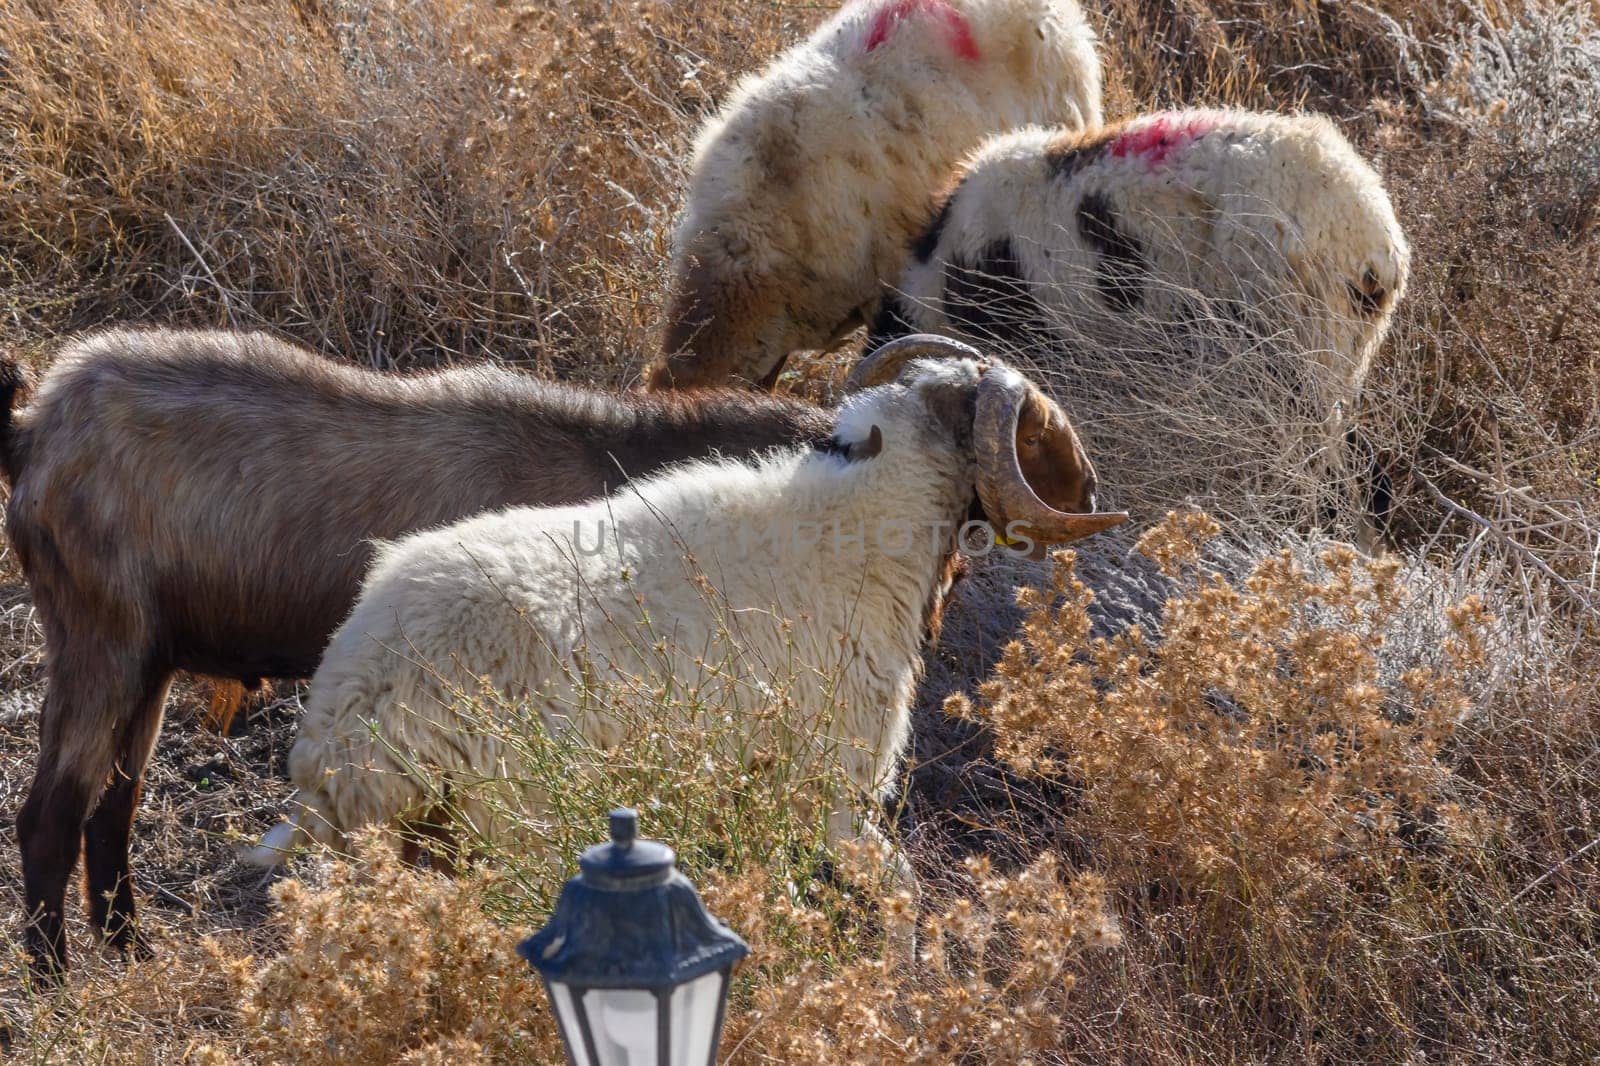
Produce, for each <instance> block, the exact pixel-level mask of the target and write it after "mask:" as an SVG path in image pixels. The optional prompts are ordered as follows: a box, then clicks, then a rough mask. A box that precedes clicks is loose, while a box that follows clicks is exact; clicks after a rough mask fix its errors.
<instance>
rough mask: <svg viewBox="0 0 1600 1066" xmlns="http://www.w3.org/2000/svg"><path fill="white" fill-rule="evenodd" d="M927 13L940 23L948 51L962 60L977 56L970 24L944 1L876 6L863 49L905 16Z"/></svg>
mask: <svg viewBox="0 0 1600 1066" xmlns="http://www.w3.org/2000/svg"><path fill="white" fill-rule="evenodd" d="M922 14H927V15H931V16H933V17H934V18H937V19H938V20H939V21H940V23H942V24H943V26H944V42H945V44H946V45H947V46H949V48H950V51H952V52H954V53H955V54H956V55H958V56H960V57H961V58H962V59H971V60H976V59H978V58H979V54H978V42H977V41H975V40H973V38H972V25H971V24H970V23H969V22H967V19H966V16H965V15H963V14H962V13H961V12H959V11H957V10H956V9H955V8H953V7H951V6H950V5H949V4H947V3H945V0H894V2H893V3H889V4H885V5H884V6H883V7H881V8H879V9H878V13H877V14H876V15H874V16H872V25H871V26H870V27H869V28H868V30H867V51H869V52H871V51H873V50H874V49H876V48H877V47H878V46H879V45H881V44H883V43H884V42H885V41H887V40H888V39H889V35H890V34H892V33H894V30H895V27H896V26H898V25H900V23H901V22H903V21H905V20H906V19H908V18H912V17H914V16H917V15H922Z"/></svg>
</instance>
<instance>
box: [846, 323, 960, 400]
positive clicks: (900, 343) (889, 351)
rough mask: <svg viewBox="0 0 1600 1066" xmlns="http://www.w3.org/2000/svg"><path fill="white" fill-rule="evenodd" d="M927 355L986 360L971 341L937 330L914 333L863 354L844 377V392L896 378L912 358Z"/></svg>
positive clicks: (855, 390)
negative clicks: (939, 332) (940, 333)
mask: <svg viewBox="0 0 1600 1066" xmlns="http://www.w3.org/2000/svg"><path fill="white" fill-rule="evenodd" d="M923 355H928V356H933V357H935V358H939V359H979V360H981V359H983V353H982V352H980V351H978V349H976V348H974V347H973V346H972V345H970V344H964V343H962V342H961V341H958V340H953V339H952V338H950V337H941V336H939V335H938V334H936V333H913V334H911V336H909V337H897V338H895V339H894V340H892V341H890V342H889V343H887V344H883V345H880V346H879V347H877V348H876V349H874V350H873V351H872V352H870V353H869V354H868V355H866V356H865V357H863V358H862V360H861V362H859V363H857V364H856V365H855V369H853V370H851V371H850V376H849V377H847V378H845V379H844V391H845V392H857V391H859V390H861V389H870V388H871V387H872V386H874V385H882V384H883V383H884V382H886V381H893V380H894V379H895V378H896V377H898V376H899V374H900V368H901V367H903V366H905V365H906V363H907V362H908V361H909V360H912V359H915V358H917V357H918V356H923Z"/></svg>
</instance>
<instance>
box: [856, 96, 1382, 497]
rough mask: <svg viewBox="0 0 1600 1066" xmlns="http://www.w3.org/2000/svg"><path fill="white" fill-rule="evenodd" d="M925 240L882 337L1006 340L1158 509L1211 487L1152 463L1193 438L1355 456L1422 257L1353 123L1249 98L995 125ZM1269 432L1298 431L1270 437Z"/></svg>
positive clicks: (1230, 456)
mask: <svg viewBox="0 0 1600 1066" xmlns="http://www.w3.org/2000/svg"><path fill="white" fill-rule="evenodd" d="M912 253H913V254H912V261H911V263H910V265H909V266H908V268H907V270H906V271H905V273H904V275H903V276H902V277H901V279H900V281H899V283H898V285H897V286H896V287H895V290H894V291H893V293H892V294H891V295H890V296H889V297H888V298H887V299H886V301H885V304H884V306H883V309H882V311H881V313H880V315H879V317H878V320H877V321H876V322H875V323H874V327H873V329H872V331H871V337H870V339H869V341H868V349H869V350H870V349H871V348H872V347H873V346H875V345H877V344H881V343H882V342H883V341H885V340H887V339H889V338H892V337H895V336H898V335H900V334H903V333H905V332H907V331H927V330H933V331H940V332H950V333H954V334H956V335H961V336H966V337H968V338H970V339H972V340H974V341H980V342H986V343H998V344H1001V345H1002V346H1003V350H1007V351H1009V352H1011V353H1012V354H1013V355H1014V357H1015V358H1017V359H1019V360H1021V361H1023V362H1024V363H1026V364H1029V365H1033V366H1035V367H1036V368H1037V369H1039V370H1040V371H1041V372H1042V373H1044V375H1045V377H1046V378H1048V379H1049V380H1051V381H1052V383H1053V384H1059V386H1060V388H1061V390H1062V396H1063V398H1064V399H1066V400H1067V401H1068V402H1070V403H1072V405H1073V407H1074V410H1077V411H1080V412H1081V418H1082V420H1083V422H1084V425H1085V430H1086V432H1087V433H1088V434H1089V435H1090V437H1091V438H1093V437H1094V436H1095V435H1097V433H1099V432H1106V433H1107V434H1108V435H1110V436H1114V437H1115V438H1116V439H1117V441H1118V442H1119V444H1118V448H1117V450H1116V459H1117V462H1116V463H1115V464H1114V465H1113V466H1112V468H1111V469H1110V470H1109V472H1108V479H1107V480H1108V483H1109V484H1111V485H1112V486H1113V487H1114V489H1115V491H1117V492H1120V493H1122V495H1121V497H1120V499H1121V502H1123V503H1124V504H1129V505H1132V506H1136V507H1149V508H1151V509H1155V510H1159V509H1161V508H1163V507H1165V506H1170V505H1171V504H1173V503H1175V502H1177V501H1178V500H1180V499H1182V498H1183V496H1184V495H1186V494H1190V493H1193V492H1194V491H1195V486H1196V484H1197V483H1198V482H1197V481H1196V480H1195V479H1188V480H1187V481H1186V482H1185V483H1184V484H1182V485H1180V484H1178V483H1176V482H1172V483H1168V484H1165V485H1162V486H1158V485H1156V484H1154V483H1153V482H1151V481H1149V480H1148V479H1149V478H1151V477H1153V476H1158V472H1163V471H1169V470H1173V469H1177V468H1179V467H1181V466H1182V465H1183V463H1182V459H1183V457H1192V458H1194V459H1195V460H1196V464H1195V465H1196V467H1197V469H1196V470H1193V471H1189V472H1190V473H1199V474H1205V475H1208V476H1209V475H1210V474H1215V473H1218V472H1223V471H1227V472H1237V471H1238V470H1239V469H1241V468H1242V467H1243V466H1247V465H1249V464H1251V463H1252V462H1254V461H1255V460H1256V459H1258V458H1259V459H1263V460H1265V461H1273V462H1277V461H1280V460H1282V458H1283V451H1284V449H1287V450H1288V451H1289V452H1290V453H1293V454H1294V455H1295V456H1296V458H1295V459H1294V460H1293V463H1292V464H1291V465H1294V466H1296V467H1297V469H1300V470H1313V469H1325V468H1327V467H1328V466H1329V465H1330V464H1334V463H1336V462H1337V461H1338V459H1339V457H1338V455H1337V453H1338V451H1339V449H1340V441H1341V440H1342V438H1343V435H1344V429H1345V426H1346V423H1347V419H1348V417H1349V415H1350V412H1351V409H1352V407H1353V405H1354V403H1355V400H1356V398H1357V396H1358V395H1359V393H1360V391H1361V386H1362V383H1363V380H1364V379H1365V377H1366V375H1367V371H1368V368H1369V367H1370V365H1371V362H1372V356H1373V352H1374V350H1375V349H1376V348H1377V346H1378V344H1379V342H1380V341H1381V340H1382V338H1383V337H1384V335H1385V333H1386V332H1387V330H1388V328H1389V324H1390V321H1391V319H1392V317H1393V314H1394V309H1395V305H1396V303H1397V302H1398V301H1399V299H1400V297H1401V294H1402V293H1403V292H1404V291H1405V287H1406V280H1407V276H1408V273H1409V269H1410V251H1409V249H1408V247H1407V244H1406V239H1405V236H1404V234H1403V233H1402V231H1401V227H1400V223H1399V221H1398V220H1397V219H1396V217H1395V213H1394V209H1393V207H1392V206H1391V204H1390V201H1389V197H1388V195H1387V193H1386V192H1385V191H1384V187H1383V183H1382V181H1381V180H1380V178H1379V177H1378V174H1377V173H1376V172H1375V171H1374V170H1373V168H1372V167H1371V166H1370V165H1369V164H1368V163H1367V162H1366V161H1365V160H1363V159H1362V158H1361V156H1360V155H1358V154H1357V152H1356V151H1355V149H1354V148H1353V147H1352V146H1351V145H1350V143H1349V141H1347V140H1346V139H1345V137H1344V136H1343V135H1342V134H1340V132H1339V131H1338V129H1337V128H1336V127H1335V126H1334V125H1333V123H1332V122H1330V121H1328V120H1327V119H1326V118H1323V117H1320V116H1316V115H1309V114H1302V115H1280V114H1264V113H1254V112H1246V111H1234V110H1187V111H1176V112H1165V113H1159V114H1154V115H1147V116H1144V117H1141V118H1137V119H1134V120H1132V121H1130V122H1127V123H1125V124H1122V125H1119V126H1113V127H1111V128H1108V129H1097V130H1092V131H1088V132H1084V131H1080V130H1077V129H1072V128H1068V129H1060V130H1049V129H1030V130H1023V131H1016V132H1012V133H1009V134H1004V135H1001V136H998V137H995V138H993V139H991V140H990V141H989V142H988V143H986V144H985V145H984V146H983V147H982V149H981V150H979V151H978V152H977V153H976V154H975V155H974V156H973V158H972V159H971V160H970V161H969V162H968V163H967V164H966V166H965V167H964V168H962V170H961V171H960V173H959V175H958V176H957V179H956V180H955V181H954V182H953V183H952V186H951V189H950V191H949V192H948V193H947V194H945V195H944V196H943V197H941V198H940V199H939V200H937V201H936V202H935V205H934V210H933V211H932V217H931V219H930V220H929V221H928V222H926V223H925V225H924V228H923V229H922V231H921V233H920V235H919V236H918V237H917V239H916V240H915V242H914V243H913V245H912ZM1229 389H1232V390H1233V391H1232V392H1229V391H1227V390H1229ZM1163 418H1167V419H1168V420H1167V421H1166V422H1165V423H1164V422H1163V421H1162V419H1163ZM1257 430H1261V431H1263V432H1267V433H1272V434H1277V433H1279V432H1280V431H1282V439H1281V440H1276V439H1275V440H1271V441H1269V440H1266V439H1265V438H1263V439H1262V440H1261V441H1260V442H1258V443H1259V444H1260V449H1261V450H1260V454H1259V455H1257V456H1251V455H1249V454H1248V450H1247V446H1248V444H1249V443H1250V440H1249V438H1250V434H1251V433H1252V432H1255V431H1257ZM1207 434H1211V435H1212V437H1211V439H1210V440H1207V439H1206V435H1207ZM1130 439H1132V440H1135V441H1142V442H1145V443H1146V444H1147V445H1148V446H1149V448H1148V450H1147V451H1145V452H1143V453H1140V452H1137V451H1135V450H1131V449H1130V448H1129V447H1128V442H1129V441H1130ZM1297 448H1298V449H1299V450H1298V451H1296V449H1297ZM1201 467H1203V468H1204V469H1199V468H1201ZM1141 479H1143V480H1141Z"/></svg>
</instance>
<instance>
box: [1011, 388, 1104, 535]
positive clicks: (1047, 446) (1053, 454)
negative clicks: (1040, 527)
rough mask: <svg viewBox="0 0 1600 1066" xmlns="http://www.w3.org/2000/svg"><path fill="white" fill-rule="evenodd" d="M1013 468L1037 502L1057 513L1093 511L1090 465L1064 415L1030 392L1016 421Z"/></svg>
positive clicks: (1052, 403) (1045, 398)
mask: <svg viewBox="0 0 1600 1066" xmlns="http://www.w3.org/2000/svg"><path fill="white" fill-rule="evenodd" d="M1016 436H1017V465H1018V466H1020V467H1021V468H1022V476H1023V478H1025V479H1026V480H1027V482H1028V484H1029V485H1030V486H1032V487H1033V491H1034V492H1036V493H1038V494H1039V498H1040V499H1041V500H1043V501H1044V502H1045V503H1048V504H1049V505H1050V506H1051V507H1054V508H1055V509H1056V510H1058V511H1070V512H1073V513H1077V514H1087V513H1089V512H1090V511H1093V510H1094V504H1095V499H1094V494H1095V477H1094V464H1093V463H1091V462H1090V461H1089V455H1088V453H1087V452H1085V451H1084V449H1083V442H1082V441H1080V440H1079V439H1078V434H1077V432H1076V431H1075V430H1074V429H1073V428H1072V423H1071V422H1069V421H1068V420H1067V416H1066V412H1064V411H1062V410H1061V407H1060V406H1059V405H1058V404H1057V403H1056V402H1055V401H1054V400H1052V399H1050V397H1048V396H1046V395H1045V394H1044V393H1042V392H1040V391H1039V390H1038V389H1037V388H1034V389H1033V390H1032V392H1031V394H1030V395H1029V397H1028V402H1027V403H1026V404H1025V405H1024V406H1023V408H1022V413H1021V415H1020V416H1019V417H1018V419H1017V434H1016Z"/></svg>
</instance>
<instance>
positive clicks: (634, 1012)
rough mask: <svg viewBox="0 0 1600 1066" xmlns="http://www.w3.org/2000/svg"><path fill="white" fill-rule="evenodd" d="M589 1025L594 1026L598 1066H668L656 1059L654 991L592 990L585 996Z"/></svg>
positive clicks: (656, 1035)
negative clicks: (598, 1059) (598, 1056)
mask: <svg viewBox="0 0 1600 1066" xmlns="http://www.w3.org/2000/svg"><path fill="white" fill-rule="evenodd" d="M583 1001H584V1003H585V1004H586V1005H587V1006H588V1008H589V1022H590V1024H591V1025H593V1026H594V1043H595V1050H596V1051H598V1052H599V1053H600V1066H667V1064H666V1063H662V1062H658V1061H657V1059H656V1041H657V1040H658V1039H659V1032H660V1030H659V1026H660V1021H659V1020H658V1014H657V1010H656V1008H657V1005H658V1004H660V1003H661V1000H658V999H657V998H656V994H655V993H654V992H643V991H639V990H637V989H632V988H595V989H591V990H589V991H588V992H586V993H584V997H583Z"/></svg>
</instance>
